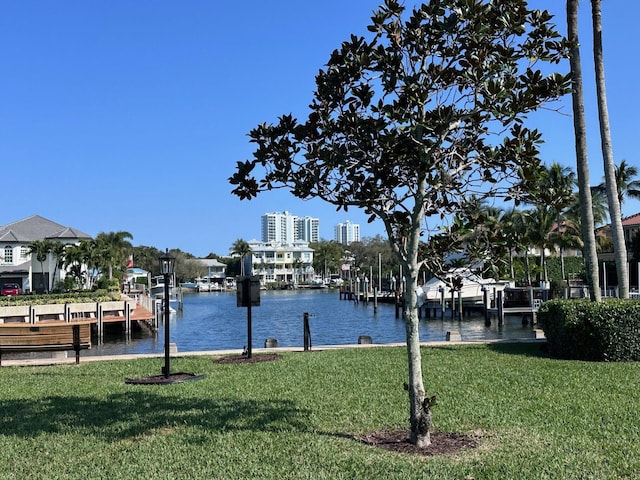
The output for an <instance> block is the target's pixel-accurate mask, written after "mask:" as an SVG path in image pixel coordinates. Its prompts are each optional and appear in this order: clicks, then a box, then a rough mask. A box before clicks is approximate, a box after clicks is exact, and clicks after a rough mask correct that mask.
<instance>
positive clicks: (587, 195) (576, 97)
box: [567, 0, 601, 302]
mask: <svg viewBox="0 0 640 480" xmlns="http://www.w3.org/2000/svg"><path fill="white" fill-rule="evenodd" d="M578 3H579V2H578V0H567V36H568V39H569V44H570V45H569V48H570V50H569V65H570V68H571V86H572V93H571V99H572V106H573V129H574V136H575V147H576V171H577V174H578V193H579V196H580V205H581V206H582V208H581V209H580V224H581V227H582V238H583V241H584V259H585V269H586V271H587V283H588V285H589V295H590V297H591V300H593V301H596V302H597V301H600V298H601V294H600V287H599V285H598V253H597V251H596V237H595V227H594V221H593V208H592V206H591V188H590V185H589V161H588V157H587V133H586V132H587V126H586V120H585V114H584V94H583V89H582V66H581V64H580V42H579V40H578Z"/></svg>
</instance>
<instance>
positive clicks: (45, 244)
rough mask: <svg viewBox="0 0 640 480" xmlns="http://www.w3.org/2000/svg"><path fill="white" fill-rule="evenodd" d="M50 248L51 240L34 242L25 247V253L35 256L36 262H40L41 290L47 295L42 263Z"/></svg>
mask: <svg viewBox="0 0 640 480" xmlns="http://www.w3.org/2000/svg"><path fill="white" fill-rule="evenodd" d="M51 247H52V243H51V240H47V239H44V240H34V241H32V242H31V243H29V245H28V246H27V253H29V254H32V255H35V256H36V260H38V262H40V274H41V279H40V285H41V287H42V290H44V291H45V292H46V293H49V288H48V287H49V286H48V283H49V282H45V277H44V261H45V260H46V259H47V257H48V255H49V252H51Z"/></svg>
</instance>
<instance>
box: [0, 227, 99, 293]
mask: <svg viewBox="0 0 640 480" xmlns="http://www.w3.org/2000/svg"><path fill="white" fill-rule="evenodd" d="M83 239H91V236H90V235H87V234H86V233H84V232H81V231H80V230H78V229H75V228H72V227H65V226H64V225H60V224H59V223H56V222H53V221H51V220H48V219H46V218H44V217H41V216H39V215H32V216H30V217H27V218H24V219H22V220H18V221H16V222H13V223H8V224H6V225H2V226H0V285H4V284H5V283H17V284H18V285H20V287H21V288H22V291H23V292H30V291H37V292H42V291H45V290H51V289H52V287H53V286H54V285H55V283H56V282H58V281H60V280H62V279H64V277H65V274H66V272H65V271H64V269H59V268H56V258H55V255H52V254H48V255H47V258H46V260H45V261H44V262H42V264H41V262H39V261H38V259H37V258H36V256H35V255H32V254H29V253H27V252H28V250H29V244H30V243H31V242H33V241H35V240H50V241H51V242H56V241H59V242H61V243H63V244H77V243H78V242H79V241H80V240H83ZM54 272H55V278H54Z"/></svg>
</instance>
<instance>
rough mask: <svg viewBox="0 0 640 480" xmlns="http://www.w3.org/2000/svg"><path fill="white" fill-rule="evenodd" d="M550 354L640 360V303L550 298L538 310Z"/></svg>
mask: <svg viewBox="0 0 640 480" xmlns="http://www.w3.org/2000/svg"><path fill="white" fill-rule="evenodd" d="M538 318H539V321H540V323H541V324H542V328H543V330H544V334H545V336H546V337H547V345H548V348H549V353H550V354H551V355H552V356H554V357H557V358H569V359H576V360H596V361H608V362H615V361H624V360H633V361H637V360H640V302H639V301H637V300H620V299H610V300H606V301H603V302H600V303H596V302H591V301H589V300H552V301H549V302H545V303H544V304H543V305H542V306H541V307H540V311H539V312H538Z"/></svg>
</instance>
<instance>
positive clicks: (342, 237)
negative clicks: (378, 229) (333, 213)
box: [335, 220, 360, 245]
mask: <svg viewBox="0 0 640 480" xmlns="http://www.w3.org/2000/svg"><path fill="white" fill-rule="evenodd" d="M335 241H336V242H338V243H342V244H343V245H349V244H350V243H351V242H359V241H360V225H358V224H357V223H351V222H350V221H348V220H347V221H346V222H344V223H339V224H338V225H336V227H335Z"/></svg>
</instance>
